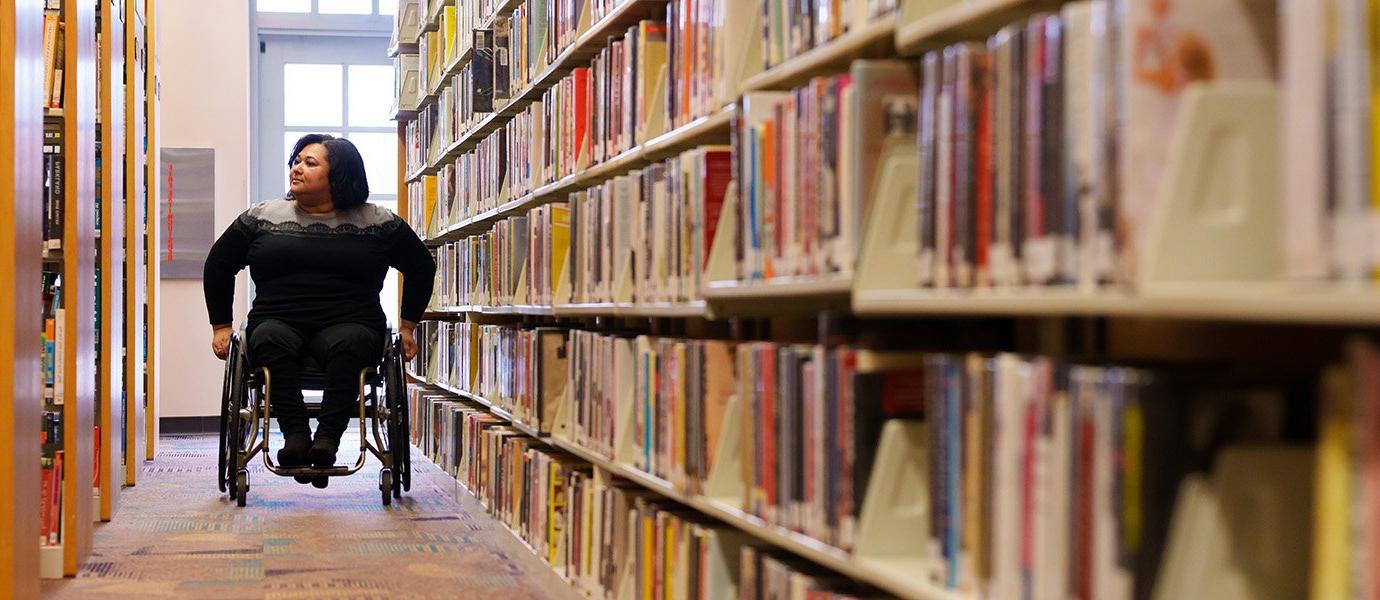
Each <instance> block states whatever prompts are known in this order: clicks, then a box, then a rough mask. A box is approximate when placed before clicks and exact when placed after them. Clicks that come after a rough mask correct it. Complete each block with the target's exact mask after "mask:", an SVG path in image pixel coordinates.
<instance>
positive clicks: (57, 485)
mask: <svg viewBox="0 0 1380 600" xmlns="http://www.w3.org/2000/svg"><path fill="white" fill-rule="evenodd" d="M62 471H63V465H62V451H61V450H58V451H57V452H56V453H54V454H53V477H52V480H51V484H52V492H51V493H50V494H49V496H48V500H49V505H48V544H49V545H55V544H59V543H61V542H62V526H61V523H62V479H63V477H62Z"/></svg>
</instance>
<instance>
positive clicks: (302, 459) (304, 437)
mask: <svg viewBox="0 0 1380 600" xmlns="http://www.w3.org/2000/svg"><path fill="white" fill-rule="evenodd" d="M283 439H284V442H283V448H282V449H281V450H279V451H278V465H279V466H282V467H305V466H307V458H308V457H307V455H308V453H310V452H311V434H310V433H307V432H305V431H303V432H301V433H287V434H284V435H283ZM293 479H295V480H297V483H311V478H310V477H303V476H301V475H298V476H296V477H293Z"/></svg>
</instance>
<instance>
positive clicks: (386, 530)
mask: <svg viewBox="0 0 1380 600" xmlns="http://www.w3.org/2000/svg"><path fill="white" fill-rule="evenodd" d="M357 439H358V438H355V440H356V441H354V442H351V441H350V439H349V438H347V439H346V440H345V442H344V443H342V444H341V451H340V457H341V458H340V462H342V463H343V462H345V461H346V460H347V458H346V457H347V455H348V457H349V458H348V460H349V461H350V462H351V463H353V460H354V457H355V454H354V449H355V448H358V445H357V444H358V441H357ZM278 445H279V443H275V444H274V447H275V448H276V447H278ZM415 454H416V453H414V455H415ZM370 462H371V464H369V465H367V466H365V467H364V470H362V471H360V472H359V473H356V474H355V475H353V476H351V477H345V478H339V477H337V478H332V479H331V484H330V487H329V488H327V489H324V490H318V489H316V488H313V487H311V486H309V485H300V484H298V483H296V482H294V481H293V480H292V479H290V478H281V477H277V476H274V475H272V474H270V473H268V472H267V471H266V470H265V469H264V467H263V463H262V461H261V460H260V461H257V462H256V463H255V469H253V470H252V471H251V473H250V491H249V505H248V506H246V507H245V508H237V507H236V506H235V504H234V502H232V501H230V500H228V499H227V498H226V497H225V495H223V494H221V493H220V492H219V491H218V490H217V489H216V487H215V478H216V439H215V437H214V436H170V437H165V438H163V446H162V451H161V452H160V454H159V458H158V460H157V461H154V462H153V463H150V464H149V465H148V466H147V467H146V468H145V470H144V474H143V478H142V479H141V480H140V482H139V485H138V486H136V487H134V488H129V489H127V490H126V491H125V493H124V494H123V495H122V496H121V504H122V506H121V508H120V510H119V512H118V513H117V514H116V516H115V519H114V520H113V521H112V522H110V523H107V524H104V525H98V526H97V529H96V537H95V548H94V551H93V554H92V556H91V559H90V560H89V561H88V563H87V564H86V566H85V568H84V569H83V570H82V572H81V574H80V575H79V576H78V577H76V578H73V579H68V580H64V581H48V582H45V584H44V587H43V591H44V597H45V598H48V597H51V598H81V599H83V600H85V599H94V598H158V597H164V598H170V597H172V598H178V599H179V600H180V599H190V598H216V599H229V598H266V599H275V600H276V599H284V600H286V599H296V598H361V599H364V598H495V597H502V598H503V599H504V600H518V599H529V598H530V599H538V598H541V599H545V598H551V599H557V600H573V599H577V598H578V597H579V596H577V595H576V594H575V593H574V592H572V591H571V590H570V589H569V588H568V587H567V586H566V585H565V584H564V583H563V582H562V581H561V580H560V579H559V578H558V577H557V576H556V575H555V573H553V572H552V571H551V569H550V568H548V567H547V566H546V565H545V564H544V563H542V562H541V560H540V559H538V558H537V557H536V556H534V555H533V554H532V553H531V551H530V550H527V549H526V548H525V547H524V546H523V545H522V544H521V543H520V542H519V541H518V540H517V539H516V538H514V537H513V536H512V534H510V533H509V532H508V531H507V530H506V529H505V528H504V527H503V525H502V524H500V523H498V522H496V521H494V520H493V519H492V518H490V517H489V516H488V515H487V514H485V512H484V509H483V507H481V506H480V505H479V504H478V502H476V501H475V500H474V499H473V498H470V497H469V496H467V495H463V493H462V494H460V495H459V498H456V497H454V496H453V495H452V490H453V489H454V479H451V478H450V477H449V476H447V475H446V474H445V473H443V472H441V471H440V470H439V469H438V468H436V467H435V466H434V465H432V464H431V463H429V462H426V459H425V458H422V457H421V456H420V455H417V456H416V457H415V458H414V469H415V473H416V474H415V475H414V477H413V481H412V491H411V492H410V493H407V494H405V495H404V497H403V498H402V500H394V503H393V506H392V507H390V508H386V509H385V508H384V507H383V506H382V503H381V499H380V497H379V496H380V495H379V492H378V463H377V461H374V460H373V458H372V457H371V458H370Z"/></svg>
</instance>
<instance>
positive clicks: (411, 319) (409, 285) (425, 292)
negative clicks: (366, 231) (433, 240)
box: [388, 223, 436, 331]
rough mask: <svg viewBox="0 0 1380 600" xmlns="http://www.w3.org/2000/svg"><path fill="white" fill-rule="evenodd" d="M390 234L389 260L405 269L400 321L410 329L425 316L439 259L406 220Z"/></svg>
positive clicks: (397, 267)
mask: <svg viewBox="0 0 1380 600" xmlns="http://www.w3.org/2000/svg"><path fill="white" fill-rule="evenodd" d="M391 237H392V240H390V241H391V243H390V244H389V252H388V264H389V266H391V267H393V268H394V269H397V270H398V271H399V272H400V273H402V276H403V283H402V302H401V304H400V306H399V309H400V312H402V315H401V317H402V319H401V320H402V324H401V325H402V328H403V330H404V331H411V329H412V328H413V327H415V326H416V324H417V321H420V320H422V313H423V312H425V311H426V306H427V304H429V303H430V302H431V291H432V283H433V281H434V280H435V278H436V260H435V259H433V258H432V257H431V251H429V250H427V248H426V244H423V243H422V240H421V239H420V238H418V237H417V234H416V232H414V231H412V228H411V227H408V226H407V224H406V223H403V224H402V226H401V227H397V228H396V229H394V230H393V233H392V234H391Z"/></svg>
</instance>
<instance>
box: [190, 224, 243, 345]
mask: <svg viewBox="0 0 1380 600" xmlns="http://www.w3.org/2000/svg"><path fill="white" fill-rule="evenodd" d="M249 241H250V232H249V230H248V228H247V227H245V225H244V224H243V223H241V222H240V220H239V219H236V220H235V222H234V223H231V224H230V227H228V228H226V230H225V233H222V234H220V238H219V239H217V240H216V243H215V244H214V245H212V246H211V251H210V253H208V254H207V255H206V265H205V266H204V267H203V268H202V272H201V289H202V293H203V294H205V296H206V313H207V316H209V317H210V321H211V326H212V327H213V328H215V329H220V328H223V327H230V326H231V325H232V323H231V322H232V321H233V320H234V318H235V313H234V304H235V274H237V273H239V272H240V270H242V269H244V268H245V266H247V265H248V264H249Z"/></svg>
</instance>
